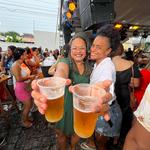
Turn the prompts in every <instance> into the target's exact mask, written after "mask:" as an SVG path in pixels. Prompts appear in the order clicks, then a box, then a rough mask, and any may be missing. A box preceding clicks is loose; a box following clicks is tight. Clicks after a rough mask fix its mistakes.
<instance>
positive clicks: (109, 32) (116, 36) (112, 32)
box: [97, 24, 121, 51]
mask: <svg viewBox="0 0 150 150" xmlns="http://www.w3.org/2000/svg"><path fill="white" fill-rule="evenodd" d="M97 36H103V37H107V38H108V39H109V42H110V48H111V49H112V51H115V50H116V49H117V48H118V46H119V45H120V39H121V38H120V33H119V31H118V30H116V29H115V28H114V26H113V25H111V24H108V25H105V26H103V27H101V28H100V30H99V31H98V32H97Z"/></svg>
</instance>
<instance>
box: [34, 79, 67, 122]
mask: <svg viewBox="0 0 150 150" xmlns="http://www.w3.org/2000/svg"><path fill="white" fill-rule="evenodd" d="M65 83H66V80H65V79H64V78H60V77H49V78H43V79H40V80H38V82H37V85H38V86H39V90H40V93H41V94H42V95H44V96H45V97H46V98H47V100H48V101H47V105H48V107H47V110H46V112H45V118H46V120H47V121H48V122H57V121H59V120H61V119H62V117H63V114H64V91H65Z"/></svg>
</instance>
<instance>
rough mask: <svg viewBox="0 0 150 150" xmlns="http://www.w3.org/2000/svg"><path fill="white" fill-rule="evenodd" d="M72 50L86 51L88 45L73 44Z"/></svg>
mask: <svg viewBox="0 0 150 150" xmlns="http://www.w3.org/2000/svg"><path fill="white" fill-rule="evenodd" d="M71 50H72V51H76V50H80V51H84V50H86V47H85V46H81V47H77V46H73V47H71Z"/></svg>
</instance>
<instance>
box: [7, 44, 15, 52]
mask: <svg viewBox="0 0 150 150" xmlns="http://www.w3.org/2000/svg"><path fill="white" fill-rule="evenodd" d="M8 48H9V49H10V50H11V51H12V53H13V54H14V51H15V49H16V46H14V45H10V46H8Z"/></svg>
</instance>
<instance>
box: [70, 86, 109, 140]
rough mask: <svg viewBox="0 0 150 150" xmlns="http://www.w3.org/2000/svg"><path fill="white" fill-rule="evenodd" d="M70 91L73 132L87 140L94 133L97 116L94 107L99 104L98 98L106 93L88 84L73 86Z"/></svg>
mask: <svg viewBox="0 0 150 150" xmlns="http://www.w3.org/2000/svg"><path fill="white" fill-rule="evenodd" d="M72 91H73V107H74V112H73V114H74V131H75V133H76V134H77V135H78V136H80V137H82V138H88V137H90V136H92V134H93V132H94V129H95V126H96V121H97V119H98V115H99V114H97V113H95V112H94V106H95V105H97V104H98V103H99V99H100V97H101V96H104V95H105V94H106V92H105V90H104V89H102V88H101V89H100V88H96V87H94V86H93V85H90V84H77V85H75V86H73V88H72Z"/></svg>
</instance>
